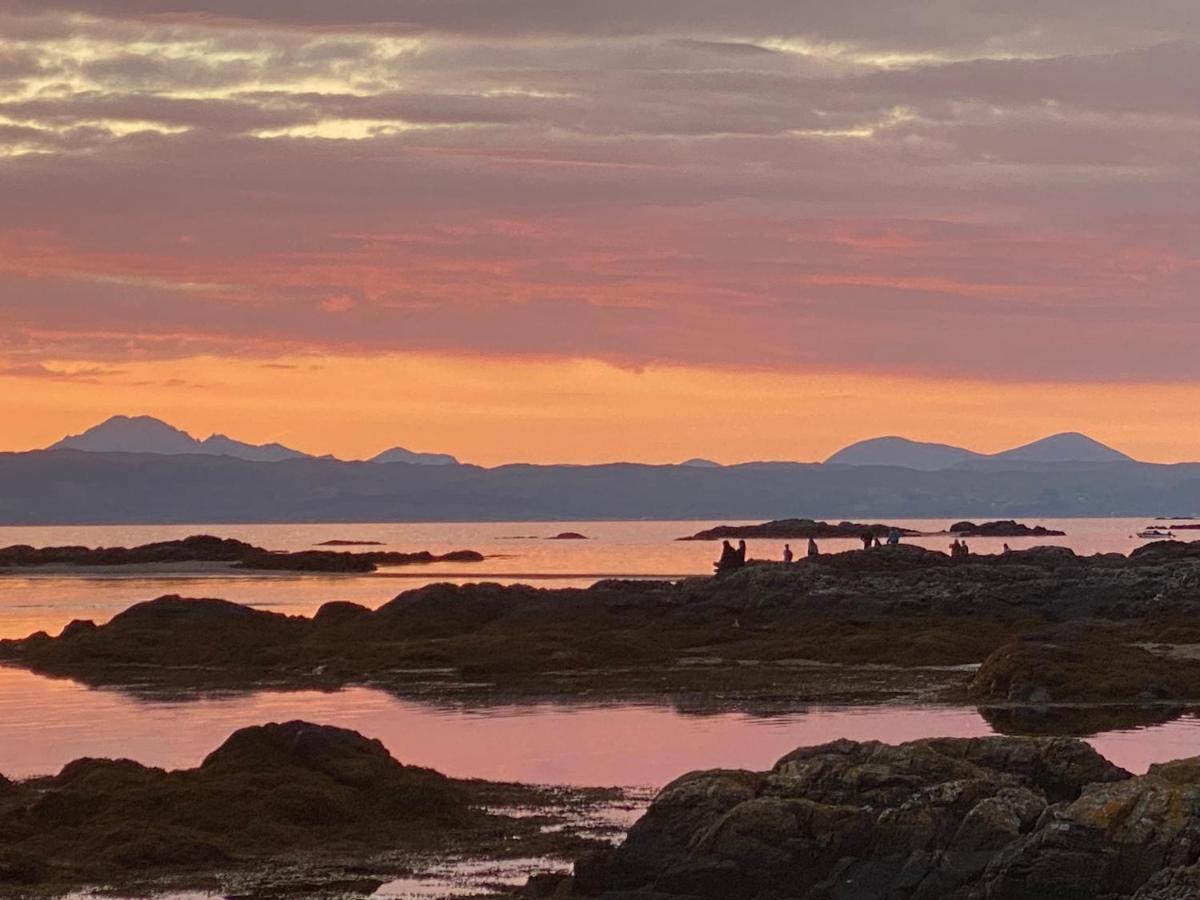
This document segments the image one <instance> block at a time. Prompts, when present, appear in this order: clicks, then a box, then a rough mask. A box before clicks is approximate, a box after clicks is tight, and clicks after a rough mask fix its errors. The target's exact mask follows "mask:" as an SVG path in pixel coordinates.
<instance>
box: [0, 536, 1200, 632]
mask: <svg viewBox="0 0 1200 900" xmlns="http://www.w3.org/2000/svg"><path fill="white" fill-rule="evenodd" d="M980 520H982V519H977V521H980ZM894 521H896V524H899V525H903V526H905V527H907V528H912V529H914V530H918V531H937V530H942V529H945V528H946V527H947V526H949V525H950V524H951V523H950V521H949V520H946V519H914V520H907V521H904V520H894ZM1025 521H1026V522H1027V524H1030V525H1038V524H1040V525H1045V526H1047V527H1049V528H1054V529H1057V530H1060V531H1065V532H1067V536H1066V537H1063V538H1052V539H1045V538H1043V539H1034V538H1010V539H1008V541H1007V542H1008V543H1009V544H1010V545H1011V546H1013V547H1014V548H1020V547H1028V546H1033V545H1036V544H1045V543H1055V544H1060V545H1063V546H1067V547H1071V548H1073V549H1074V550H1075V551H1076V552H1078V553H1084V554H1087V553H1102V552H1110V551H1117V552H1121V553H1127V552H1129V551H1130V550H1132V549H1133V548H1135V547H1137V546H1139V545H1141V544H1143V543H1145V542H1144V541H1143V540H1140V539H1138V538H1136V537H1134V535H1135V534H1136V532H1137V531H1138V530H1140V529H1141V528H1143V527H1144V526H1145V525H1147V524H1150V523H1148V522H1147V521H1146V520H1144V519H1028V520H1025ZM714 524H722V523H715V522H554V523H546V522H538V523H521V522H516V523H513V522H507V523H466V524H462V523H454V524H403V525H377V524H373V525H364V524H343V525H208V526H206V525H172V526H160V525H153V526H72V527H29V528H21V527H5V528H0V546H9V545H12V544H31V545H33V546H62V545H78V544H81V545H84V546H89V547H97V546H108V547H111V546H133V545H136V544H144V543H149V542H151V541H162V540H172V539H176V538H183V537H187V536H188V535H191V534H203V533H208V534H215V535H218V536H220V537H231V538H237V539H239V540H243V541H248V542H250V543H253V544H257V545H258V546H261V547H265V548H267V549H270V550H293V551H294V550H305V549H311V548H312V547H313V546H314V545H316V544H318V543H320V542H322V541H327V540H332V539H337V540H360V541H379V542H381V544H382V545H383V546H382V547H380V548H362V549H386V550H398V551H417V550H429V551H432V552H433V553H445V552H447V551H450V550H478V551H479V552H481V553H483V554H485V555H486V556H487V557H488V558H487V560H486V561H485V562H482V563H473V564H462V563H439V564H434V565H430V566H412V567H404V568H397V569H389V570H382V571H380V572H378V573H375V574H372V575H334V576H318V575H296V576H293V575H283V574H270V575H254V574H246V575H229V574H224V573H222V574H214V575H179V574H172V575H146V574H143V573H134V572H128V571H126V572H122V571H121V570H120V569H114V570H113V571H112V572H111V573H105V574H103V575H88V576H78V575H70V576H62V575H48V574H47V575H42V574H28V573H19V572H18V573H13V574H8V575H3V576H0V637H24V636H25V635H27V634H31V633H32V632H34V631H37V630H45V631H48V632H51V633H57V632H58V631H59V630H60V629H61V628H62V627H63V626H64V625H66V624H67V623H68V622H70V621H71V620H72V619H93V620H95V621H97V622H103V621H107V620H108V619H109V618H111V617H112V616H113V615H115V614H116V613H118V612H120V611H121V610H123V609H125V608H126V607H128V606H129V605H131V604H132V603H136V602H138V601H141V600H149V599H153V598H154V597H159V596H162V595H164V594H180V595H182V596H187V597H220V598H222V599H225V600H232V601H234V602H237V603H245V604H248V605H251V606H256V607H260V608H264V609H273V610H277V611H279V612H286V613H293V614H305V615H307V614H311V613H312V612H314V611H315V610H316V609H317V607H318V606H320V605H321V604H322V603H324V602H326V601H328V600H352V601H354V602H356V603H362V604H364V605H366V606H370V607H376V606H380V605H382V604H383V603H386V602H387V601H388V600H390V599H392V598H393V597H395V596H396V595H397V594H399V593H401V592H402V591H405V590H409V589H411V588H415V587H420V586H421V585H425V584H431V583H433V582H438V581H449V582H455V583H466V582H471V581H495V582H500V583H505V584H508V583H515V582H529V583H532V584H538V585H544V586H547V587H551V586H553V587H586V586H587V585H589V584H592V583H593V582H595V581H596V580H598V579H600V578H609V577H626V578H680V577H684V576H687V575H704V574H709V573H711V572H712V561H713V559H715V558H716V556H717V555H718V550H719V545H718V544H713V543H708V542H680V541H677V540H676V538H679V537H683V536H685V535H689V534H693V533H695V532H697V531H699V530H701V529H702V528H708V527H710V526H711V525H714ZM566 531H575V532H579V533H582V534H585V535H587V536H588V537H589V538H590V539H589V540H586V541H554V540H547V538H549V537H551V536H553V535H555V534H559V533H562V532H566ZM1193 533H1194V534H1195V536H1196V537H1197V538H1198V539H1200V532H1193ZM1188 534H1189V532H1186V531H1184V532H1181V533H1180V535H1181V537H1185V538H1186V536H1187V535H1188ZM910 542H912V543H918V544H922V545H924V546H928V547H933V548H936V549H945V548H946V546H947V544H948V543H949V538H947V537H945V536H944V535H938V536H932V537H926V538H912V539H910ZM798 543H799V542H798ZM1004 543H1005V541H1004V540H1002V539H997V538H992V539H983V538H980V539H975V540H972V541H971V545H972V549H973V550H975V551H976V552H978V553H989V552H999V551H1000V549H1001V547H1002V545H1003V544H1004ZM821 546H822V549H823V550H824V551H826V552H836V551H838V550H844V549H851V548H853V547H856V546H858V542H857V541H855V540H829V541H822V542H821ZM348 549H351V550H353V549H354V548H348ZM797 549H799V548H797ZM749 550H750V555H751V556H752V557H758V558H763V559H778V558H779V557H780V555H781V553H782V551H783V542H782V541H750V542H749Z"/></svg>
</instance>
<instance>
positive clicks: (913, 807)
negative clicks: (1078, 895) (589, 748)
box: [576, 738, 1191, 900]
mask: <svg viewBox="0 0 1200 900" xmlns="http://www.w3.org/2000/svg"><path fill="white" fill-rule="evenodd" d="M1190 775H1191V772H1190V770H1189V771H1188V772H1187V774H1186V775H1185V774H1184V773H1183V772H1180V773H1177V777H1178V778H1188V777H1190ZM1156 780H1157V782H1158V783H1162V784H1165V783H1167V779H1166V777H1165V776H1163V775H1159V776H1156ZM1190 789H1191V788H1190V787H1189V788H1184V787H1177V788H1172V790H1176V791H1177V792H1183V791H1186V790H1190ZM1105 791H1108V792H1110V793H1111V794H1120V792H1122V791H1124V792H1125V793H1126V794H1127V795H1128V796H1130V797H1135V796H1143V795H1145V794H1146V792H1147V788H1146V781H1145V779H1132V778H1131V776H1130V775H1129V773H1128V772H1125V771H1124V770H1122V769H1119V768H1117V767H1116V766H1113V765H1112V764H1111V763H1109V762H1107V761H1106V760H1105V759H1103V758H1102V757H1101V756H1099V755H1098V754H1097V753H1096V752H1095V751H1094V750H1092V749H1091V748H1090V747H1089V746H1088V745H1087V744H1084V743H1082V742H1080V741H1076V740H1072V739H1067V738H1055V739H1017V738H978V739H972V740H963V739H951V738H945V739H935V740H924V741H914V742H912V743H909V744H902V745H900V746H888V745H885V744H881V743H878V742H867V743H857V742H854V741H837V742H834V743H832V744H826V745H823V746H820V747H809V748H803V749H800V750H797V751H795V752H793V753H790V754H788V755H787V756H785V757H783V758H782V759H781V760H779V762H778V763H776V765H775V766H774V768H772V769H771V770H770V771H768V772H763V773H752V772H727V771H716V772H696V773H692V774H690V775H686V776H684V777H682V778H680V779H678V780H676V781H675V782H673V783H671V784H670V785H668V786H667V787H666V788H664V789H663V791H662V792H661V793H660V795H659V796H658V797H657V798H656V799H655V801H654V803H653V804H652V805H651V807H650V809H649V810H648V811H647V813H646V815H645V816H644V817H643V818H642V819H641V820H640V821H638V822H637V823H636V824H635V825H634V826H633V828H632V829H631V830H630V832H629V836H628V838H627V840H626V842H625V843H624V844H623V845H622V846H621V847H620V848H619V849H617V850H616V851H615V852H613V853H612V854H611V855H610V856H608V857H606V858H604V859H603V860H599V861H598V860H597V859H596V858H592V859H589V860H586V861H582V862H581V866H580V870H579V871H578V872H577V878H576V890H577V892H580V893H581V894H582V895H600V896H603V897H605V898H606V900H611V898H615V897H617V896H621V893H620V892H623V891H647V892H650V893H651V894H653V895H665V896H669V897H705V898H709V897H711V898H718V897H719V898H723V900H767V898H785V897H787V898H791V897H806V898H816V900H821V898H828V900H832V898H875V897H878V898H880V900H883V898H888V900H905V898H922V900H937V898H962V900H966V898H968V897H974V896H976V894H975V893H973V892H975V891H977V890H979V889H980V888H981V887H982V886H983V885H985V884H995V885H1001V884H1007V883H1008V882H1006V881H1005V880H1004V879H1005V878H1008V879H1009V880H1010V881H1011V880H1012V878H1013V877H1015V876H1006V875H1005V874H1004V872H1005V871H1007V870H1005V869H1004V868H1003V866H1004V860H1005V859H1007V858H1008V856H1009V855H1011V854H1014V853H1016V849H1015V848H1017V847H1018V846H1024V845H1025V844H1026V843H1029V842H1030V841H1032V840H1034V836H1036V835H1038V834H1040V833H1041V832H1042V830H1043V828H1044V823H1046V822H1048V821H1051V819H1052V817H1054V816H1056V815H1068V813H1066V812H1063V811H1064V810H1071V811H1072V812H1070V813H1069V815H1071V816H1074V817H1075V818H1076V819H1079V820H1080V821H1086V820H1087V816H1088V815H1089V813H1088V812H1087V810H1094V809H1096V808H1098V807H1099V806H1102V805H1103V801H1102V799H1100V798H1102V797H1104V796H1108V795H1107V794H1105V793H1104V792H1105ZM1122 796H1124V795H1122ZM1155 809H1156V810H1159V811H1160V812H1162V814H1163V815H1164V817H1165V816H1166V809H1167V806H1166V805H1163V804H1162V803H1160V804H1159V806H1157V807H1155ZM1091 815H1093V817H1094V816H1095V815H1097V814H1096V813H1091ZM1111 830H1112V832H1113V836H1112V842H1117V843H1119V842H1120V841H1121V840H1124V839H1127V837H1128V835H1126V834H1125V833H1124V832H1122V831H1121V829H1120V828H1119V827H1117V826H1115V825H1114V826H1113V828H1112V829H1111ZM1081 833H1082V832H1081ZM1178 834H1179V828H1177V827H1175V826H1173V825H1171V824H1170V823H1169V822H1167V821H1166V820H1165V819H1164V824H1163V826H1162V828H1161V829H1159V831H1158V832H1155V836H1154V837H1153V839H1152V840H1151V843H1152V844H1153V845H1154V846H1158V845H1162V846H1164V847H1165V846H1171V847H1175V846H1176V844H1177V842H1176V837H1177V836H1178ZM1102 845H1103V846H1102ZM1189 846H1190V845H1189ZM1104 847H1107V844H1105V843H1104V842H1103V841H1101V843H1100V844H1098V845H1097V848H1099V849H1097V853H1100V854H1101V855H1102V854H1103V853H1107V852H1109V850H1107V849H1103V848H1104ZM1031 852H1032V851H1031ZM1185 856H1186V854H1179V853H1176V854H1171V853H1161V854H1158V855H1157V856H1153V857H1152V858H1153V859H1154V860H1156V861H1157V862H1161V864H1158V865H1157V867H1158V868H1161V867H1162V865H1166V864H1172V865H1179V864H1183V862H1186V861H1187V860H1186V859H1185V858H1184V857H1185ZM1015 858H1017V857H1014V859H1015ZM1156 864H1157V863H1156ZM1016 865H1017V864H1016V863H1014V864H1013V866H1014V867H1011V871H1012V872H1014V873H1015V872H1016V871H1017V870H1016V868H1015V866H1016ZM1130 865H1132V863H1130ZM1052 868H1053V867H1052V866H1051V867H1050V869H1052ZM1143 868H1145V867H1143ZM1070 871H1074V869H1070ZM1111 871H1112V872H1115V871H1116V869H1113V870H1111ZM1105 872H1109V870H1105ZM1150 874H1151V873H1150V872H1146V873H1145V876H1144V877H1143V878H1142V879H1141V880H1142V881H1144V880H1145V879H1146V878H1148V877H1149V875H1150ZM1044 877H1045V878H1046V879H1050V878H1051V873H1050V870H1049V869H1048V871H1047V874H1046V875H1045V876H1044ZM1105 878H1107V879H1108V880H1105ZM1046 883H1047V884H1050V881H1049V880H1047V882H1046ZM1057 883H1058V882H1057V881H1055V884H1057ZM1084 883H1085V884H1088V885H1094V884H1101V885H1105V886H1107V885H1110V884H1115V883H1116V882H1115V881H1114V880H1113V878H1112V877H1110V875H1106V874H1103V873H1102V874H1101V875H1100V876H1097V877H1093V875H1092V874H1091V873H1089V874H1088V876H1087V878H1086V879H1084ZM1122 883H1124V882H1122ZM1138 883H1139V884H1140V882H1138ZM1026 888H1027V889H1028V890H1030V891H1032V893H1029V894H1026V895H1025V896H1028V897H1042V896H1045V897H1050V896H1051V894H1050V893H1045V892H1043V893H1038V891H1042V890H1043V886H1042V884H1041V883H1040V882H1037V881H1029V882H1028V883H1027V884H1026ZM1134 888H1135V889H1136V885H1134ZM979 896H981V897H982V896H983V895H979ZM989 896H990V895H989ZM997 896H1000V895H997Z"/></svg>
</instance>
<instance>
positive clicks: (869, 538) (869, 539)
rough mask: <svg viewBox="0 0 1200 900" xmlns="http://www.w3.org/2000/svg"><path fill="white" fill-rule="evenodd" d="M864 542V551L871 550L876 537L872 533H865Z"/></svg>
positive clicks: (863, 535)
mask: <svg viewBox="0 0 1200 900" xmlns="http://www.w3.org/2000/svg"><path fill="white" fill-rule="evenodd" d="M862 542H863V549H864V550H870V549H871V544H873V543H874V542H875V536H874V535H873V534H871V532H869V531H864V532H863V533H862Z"/></svg>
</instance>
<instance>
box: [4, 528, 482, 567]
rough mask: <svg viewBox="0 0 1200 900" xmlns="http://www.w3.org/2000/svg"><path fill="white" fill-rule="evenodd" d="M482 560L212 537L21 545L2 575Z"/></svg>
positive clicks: (465, 554) (11, 551) (456, 554)
mask: <svg viewBox="0 0 1200 900" xmlns="http://www.w3.org/2000/svg"><path fill="white" fill-rule="evenodd" d="M357 543H359V542H355V541H327V542H326V543H325V544H324V545H323V546H350V545H354V544H357ZM365 543H370V542H365ZM482 561H483V555H482V554H480V553H477V552H475V551H474V550H455V551H453V552H451V553H446V554H442V555H440V556H435V555H434V554H432V553H430V552H428V551H421V552H418V553H395V552H389V551H369V552H366V553H346V552H337V551H332V550H302V551H299V552H294V553H284V552H280V551H272V550H264V549H263V548H262V547H256V546H254V545H253V544H247V543H246V542H244V541H237V540H233V539H232V538H218V537H212V536H211V535H193V536H192V537H188V538H184V539H182V540H178V541H160V542H157V543H153V544H143V545H141V546H139V547H30V546H27V545H25V544H18V545H15V546H12V547H4V548H0V574H2V573H3V572H4V570H5V569H27V568H33V567H38V566H71V567H109V566H134V565H143V566H144V565H172V564H178V563H225V564H228V565H230V566H231V567H232V568H235V569H257V570H260V571H286V572H354V573H362V572H374V571H375V570H376V569H378V568H379V567H380V566H411V565H427V564H429V563H435V562H468V563H470V562H482Z"/></svg>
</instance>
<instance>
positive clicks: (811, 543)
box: [808, 538, 821, 559]
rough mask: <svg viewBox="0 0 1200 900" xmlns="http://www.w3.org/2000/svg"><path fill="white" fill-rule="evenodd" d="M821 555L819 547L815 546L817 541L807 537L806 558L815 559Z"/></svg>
mask: <svg viewBox="0 0 1200 900" xmlns="http://www.w3.org/2000/svg"><path fill="white" fill-rule="evenodd" d="M820 555H821V550H820V548H818V547H817V542H816V541H815V540H813V539H812V538H809V539H808V558H809V559H815V558H816V557H818V556H820Z"/></svg>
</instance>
